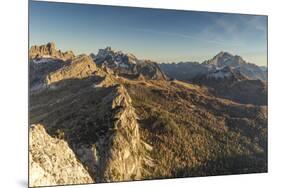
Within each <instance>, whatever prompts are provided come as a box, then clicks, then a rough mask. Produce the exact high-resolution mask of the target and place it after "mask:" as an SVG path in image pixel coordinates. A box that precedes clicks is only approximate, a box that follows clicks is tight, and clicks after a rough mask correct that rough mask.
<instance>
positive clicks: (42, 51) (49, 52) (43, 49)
mask: <svg viewBox="0 0 281 188" xmlns="http://www.w3.org/2000/svg"><path fill="white" fill-rule="evenodd" d="M29 57H30V58H31V59H41V58H55V59H61V60H64V61H67V60H70V59H72V58H74V57H75V55H74V53H73V52H72V51H66V52H62V51H60V50H57V49H56V46H55V43H51V42H50V43H48V44H46V45H41V46H36V45H35V46H31V48H30V50H29Z"/></svg>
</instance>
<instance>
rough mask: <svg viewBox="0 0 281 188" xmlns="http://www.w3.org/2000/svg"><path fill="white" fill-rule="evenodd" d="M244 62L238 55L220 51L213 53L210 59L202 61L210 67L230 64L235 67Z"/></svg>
mask: <svg viewBox="0 0 281 188" xmlns="http://www.w3.org/2000/svg"><path fill="white" fill-rule="evenodd" d="M245 63H246V62H245V61H244V60H243V59H242V58H241V57H240V56H238V55H232V54H230V53H229V52H224V51H221V52H219V53H218V54H217V55H215V56H214V57H213V58H212V59H210V60H207V61H204V62H203V64H205V65H209V66H212V67H224V66H232V67H236V66H239V65H241V64H245Z"/></svg>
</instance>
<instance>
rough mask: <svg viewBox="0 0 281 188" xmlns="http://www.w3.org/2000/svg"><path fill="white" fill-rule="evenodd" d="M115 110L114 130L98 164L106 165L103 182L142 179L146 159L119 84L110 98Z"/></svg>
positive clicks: (128, 99) (128, 105)
mask: <svg viewBox="0 0 281 188" xmlns="http://www.w3.org/2000/svg"><path fill="white" fill-rule="evenodd" d="M112 109H113V110H114V111H115V115H114V117H113V119H114V125H113V126H114V127H113V129H114V130H115V131H114V133H113V134H112V136H111V137H110V140H109V142H108V145H107V147H104V148H107V150H106V152H105V156H106V157H104V158H102V161H101V164H105V165H104V166H103V167H102V168H101V169H102V171H103V177H101V178H102V181H128V180H138V179H141V178H142V172H143V169H142V166H143V165H144V164H143V163H144V162H145V161H147V160H149V158H148V157H147V155H146V154H145V153H146V151H145V148H144V145H143V144H142V141H141V139H140V134H139V125H138V122H137V115H136V113H135V110H134V108H133V107H132V105H131V98H130V96H129V95H128V93H127V91H126V90H125V88H124V87H123V86H122V85H120V86H118V87H117V92H116V96H115V98H114V100H113V101H112Z"/></svg>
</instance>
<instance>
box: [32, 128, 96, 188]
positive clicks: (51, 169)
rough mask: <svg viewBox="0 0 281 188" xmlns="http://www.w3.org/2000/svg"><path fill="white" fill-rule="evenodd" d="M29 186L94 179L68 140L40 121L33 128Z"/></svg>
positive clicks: (76, 182) (78, 182) (87, 181)
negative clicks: (55, 136) (54, 136)
mask: <svg viewBox="0 0 281 188" xmlns="http://www.w3.org/2000/svg"><path fill="white" fill-rule="evenodd" d="M29 137H30V138H29V141H30V143H29V145H30V148H29V172H30V174H29V183H30V184H29V186H31V187H33V186H50V185H64V184H81V183H93V180H92V178H91V176H90V175H89V173H88V172H87V170H86V169H85V168H84V167H83V165H82V164H81V163H80V162H79V161H78V160H77V159H76V156H75V154H74V153H73V151H72V150H71V149H70V148H69V146H68V144H67V143H66V142H65V141H64V140H61V139H58V138H52V137H51V136H49V135H48V133H47V132H46V131H45V128H44V127H43V126H42V125H40V124H37V125H32V126H31V127H30V132H29Z"/></svg>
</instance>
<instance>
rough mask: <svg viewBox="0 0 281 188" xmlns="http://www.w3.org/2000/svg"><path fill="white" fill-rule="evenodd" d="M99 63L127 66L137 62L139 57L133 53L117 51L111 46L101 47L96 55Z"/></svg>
mask: <svg viewBox="0 0 281 188" xmlns="http://www.w3.org/2000/svg"><path fill="white" fill-rule="evenodd" d="M95 60H96V63H97V64H101V63H103V62H105V61H106V62H107V63H109V64H112V65H111V66H119V65H120V66H121V67H122V66H123V67H127V66H128V65H129V64H136V62H137V61H138V60H137V58H136V57H135V56H134V55H133V54H131V53H124V52H122V51H115V50H113V49H112V48H111V47H106V48H105V49H99V51H98V54H97V55H96V56H95Z"/></svg>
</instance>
